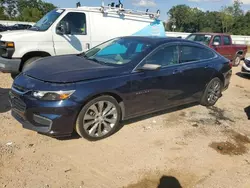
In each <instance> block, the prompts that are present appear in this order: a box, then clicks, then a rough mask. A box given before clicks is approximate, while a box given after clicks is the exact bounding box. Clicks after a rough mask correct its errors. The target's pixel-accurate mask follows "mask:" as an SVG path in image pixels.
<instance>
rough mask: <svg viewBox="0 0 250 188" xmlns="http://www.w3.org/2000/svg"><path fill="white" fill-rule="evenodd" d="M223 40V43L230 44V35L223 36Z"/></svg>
mask: <svg viewBox="0 0 250 188" xmlns="http://www.w3.org/2000/svg"><path fill="white" fill-rule="evenodd" d="M223 42H224V45H230V44H231V41H230V37H229V36H223Z"/></svg>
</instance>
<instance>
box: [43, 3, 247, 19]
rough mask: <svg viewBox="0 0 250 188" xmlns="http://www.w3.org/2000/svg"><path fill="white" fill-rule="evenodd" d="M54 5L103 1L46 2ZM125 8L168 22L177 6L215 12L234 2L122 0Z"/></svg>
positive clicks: (89, 4)
mask: <svg viewBox="0 0 250 188" xmlns="http://www.w3.org/2000/svg"><path fill="white" fill-rule="evenodd" d="M45 1H47V2H50V3H53V4H55V5H56V6H58V7H61V8H72V7H76V3H77V2H79V1H80V2H81V5H84V6H100V5H101V2H102V0H45ZM103 1H104V3H105V4H106V5H107V4H109V3H111V2H118V0H103ZM122 1H123V4H124V7H125V8H127V9H136V10H146V9H147V8H148V9H149V11H151V12H156V11H157V10H158V9H159V10H160V11H161V19H162V20H167V18H168V16H167V12H168V10H169V9H170V8H171V7H172V6H175V5H179V4H186V5H188V6H190V7H197V8H199V9H200V10H203V11H206V10H210V11H214V10H220V9H221V7H222V6H226V5H230V4H232V3H233V0H122ZM241 1H242V2H243V5H242V8H243V9H244V10H245V11H247V10H249V9H250V0H241Z"/></svg>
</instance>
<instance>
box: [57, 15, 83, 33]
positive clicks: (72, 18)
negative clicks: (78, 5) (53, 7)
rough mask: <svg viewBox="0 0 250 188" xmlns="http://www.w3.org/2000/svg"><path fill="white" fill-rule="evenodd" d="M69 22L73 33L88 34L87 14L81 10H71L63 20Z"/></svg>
mask: <svg viewBox="0 0 250 188" xmlns="http://www.w3.org/2000/svg"><path fill="white" fill-rule="evenodd" d="M62 22H68V23H69V27H70V30H71V34H72V35H86V34H87V27H86V15H85V14H84V13H80V12H70V13H68V14H67V15H66V16H65V17H64V18H63V19H62V20H61V23H62Z"/></svg>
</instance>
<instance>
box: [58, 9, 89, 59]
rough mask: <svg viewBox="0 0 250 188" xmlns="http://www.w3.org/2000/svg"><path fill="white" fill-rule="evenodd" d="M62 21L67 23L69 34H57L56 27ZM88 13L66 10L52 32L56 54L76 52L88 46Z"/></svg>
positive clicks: (86, 48)
mask: <svg viewBox="0 0 250 188" xmlns="http://www.w3.org/2000/svg"><path fill="white" fill-rule="evenodd" d="M62 22H67V23H68V24H69V29H70V34H58V33H57V32H56V29H57V27H58V26H59V25H61V24H62ZM87 24H88V13H84V12H68V13H67V14H66V15H65V16H64V17H63V18H62V19H61V20H60V21H59V23H58V24H57V27H56V29H55V30H54V32H53V40H54V48H55V54H56V55H64V54H78V53H81V52H84V51H86V50H88V48H89V47H90V38H91V37H90V32H88V25H87Z"/></svg>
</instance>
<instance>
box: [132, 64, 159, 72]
mask: <svg viewBox="0 0 250 188" xmlns="http://www.w3.org/2000/svg"><path fill="white" fill-rule="evenodd" d="M160 68H161V65H156V64H144V65H143V66H142V67H139V68H138V69H137V70H138V71H154V70H158V69H160Z"/></svg>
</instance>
